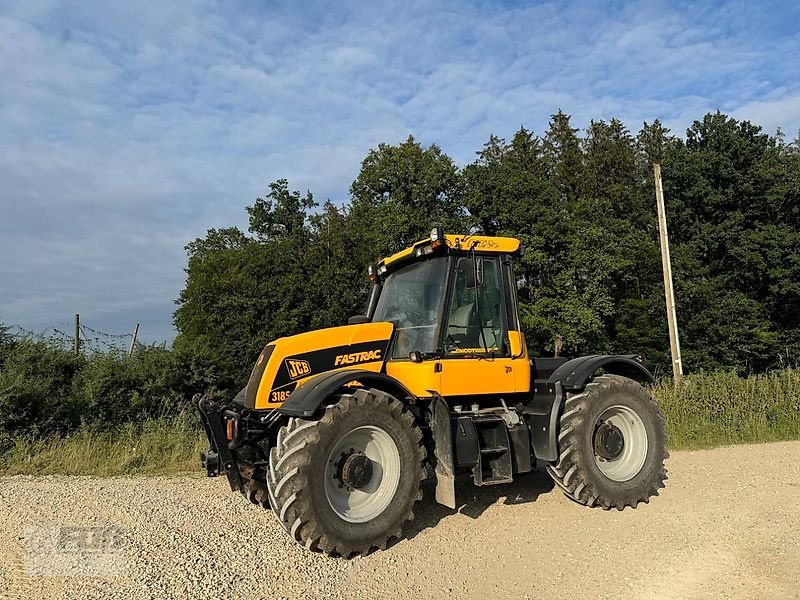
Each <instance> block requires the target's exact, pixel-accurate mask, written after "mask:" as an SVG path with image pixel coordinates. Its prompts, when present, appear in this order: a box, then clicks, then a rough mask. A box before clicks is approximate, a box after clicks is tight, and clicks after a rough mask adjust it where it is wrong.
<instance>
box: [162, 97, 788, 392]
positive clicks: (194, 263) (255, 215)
mask: <svg viewBox="0 0 800 600" xmlns="http://www.w3.org/2000/svg"><path fill="white" fill-rule="evenodd" d="M798 148H800V146H798V143H797V142H794V143H792V144H786V143H785V141H784V139H783V137H782V136H776V137H771V136H769V135H767V134H765V133H764V132H762V131H761V129H760V128H759V127H758V126H756V125H753V124H751V123H749V122H747V121H737V120H735V119H731V118H729V117H727V116H725V115H723V114H721V113H719V112H717V113H714V114H708V115H706V116H705V117H703V119H702V120H700V121H696V122H695V123H694V124H693V125H692V127H691V128H690V129H689V130H688V131H687V133H686V138H685V139H679V138H677V137H675V136H673V135H672V134H671V133H670V131H669V130H668V129H666V128H664V126H663V125H662V124H661V123H660V122H659V121H655V122H653V123H652V124H647V123H645V124H644V125H643V127H642V129H641V131H639V132H638V134H636V135H635V136H634V135H632V134H631V132H630V131H629V130H628V129H627V128H626V127H625V126H624V125H623V124H622V123H621V122H620V121H619V120H617V119H611V120H610V121H592V122H590V124H589V127H588V128H587V129H586V130H585V132H581V131H579V129H577V128H576V127H573V125H572V123H571V120H570V117H569V116H568V115H566V114H565V113H563V112H562V111H558V112H557V113H556V114H554V115H552V118H551V120H550V123H549V126H548V129H547V131H545V132H544V134H543V135H541V136H537V135H535V134H534V133H533V132H531V131H529V130H527V129H525V128H520V130H519V131H517V132H516V133H515V134H514V135H513V137H512V138H511V139H510V141H506V140H505V139H502V138H500V137H497V136H495V135H492V136H490V137H489V140H488V141H487V143H486V144H485V145H484V147H483V149H482V150H481V151H480V152H479V153H478V157H477V159H476V160H475V162H474V163H472V164H470V165H467V166H466V167H464V168H463V169H461V170H459V169H458V168H457V167H456V165H455V164H454V163H453V161H452V160H451V159H450V158H449V157H448V156H447V155H446V154H444V153H443V152H442V151H441V150H440V149H439V148H438V147H437V146H430V147H427V148H425V147H423V146H421V145H420V144H419V143H418V142H416V141H415V140H414V139H413V138H411V137H409V138H408V139H407V140H406V141H405V142H403V143H401V144H399V145H397V146H392V145H388V144H380V145H379V146H378V147H377V148H376V149H374V150H371V151H370V152H369V153H368V154H367V156H366V158H365V159H364V161H363V163H362V165H361V171H360V172H359V174H358V176H357V177H356V179H355V181H354V182H353V184H352V186H351V188H350V203H349V204H345V205H342V206H336V205H334V204H332V203H331V202H326V203H325V204H324V205H323V206H322V207H321V208H317V206H316V203H315V201H314V199H313V197H312V196H311V194H310V193H309V194H306V195H305V196H303V195H301V194H300V193H298V192H292V191H290V190H289V187H288V183H287V182H286V181H285V180H279V181H277V182H275V183H273V184H271V186H270V192H269V194H268V195H267V196H266V198H265V199H257V200H256V202H255V204H254V205H253V206H252V207H250V208H248V212H249V214H250V229H249V233H243V232H241V231H238V230H236V229H223V230H211V231H209V232H208V235H207V236H206V237H205V238H202V239H198V240H195V241H194V242H192V243H191V244H189V246H188V247H187V250H188V252H189V265H188V269H187V273H188V277H187V285H186V288H185V289H184V291H183V292H182V293H181V296H180V298H179V301H178V303H179V308H178V310H177V312H176V316H175V322H176V325H177V327H178V330H179V332H180V333H179V336H178V339H177V341H176V348H179V349H182V350H184V351H185V352H186V353H187V354H189V355H191V356H194V357H196V359H197V360H199V361H200V362H201V363H202V364H203V365H206V367H205V368H206V369H208V370H209V372H210V373H212V374H213V375H214V377H213V380H214V381H216V382H217V385H218V387H219V388H220V389H222V390H224V391H225V392H227V393H232V392H235V391H238V388H240V387H241V386H242V385H244V382H245V381H246V378H247V375H248V372H249V370H250V367H251V365H252V362H253V360H254V359H255V357H256V356H257V354H258V352H259V351H260V349H261V348H262V347H263V346H264V344H265V343H267V342H268V341H270V340H271V339H275V338H277V337H280V336H284V335H290V334H293V333H297V332H300V331H304V330H308V329H313V328H320V327H328V326H333V325H340V324H342V323H344V322H345V321H346V319H347V317H348V316H350V315H352V314H354V313H356V312H359V311H360V307H361V306H363V303H364V301H365V299H366V295H367V292H368V286H367V283H366V281H365V278H364V270H365V269H366V267H367V265H368V264H370V263H371V262H374V261H375V260H377V259H378V258H379V257H381V256H385V255H387V254H389V253H391V252H394V251H397V250H398V249H401V248H403V247H405V246H407V245H408V244H410V243H412V242H414V241H415V240H417V239H420V238H422V237H424V236H425V235H427V233H428V231H429V230H430V228H431V227H432V226H433V225H436V224H439V225H443V226H444V227H445V229H446V230H447V231H454V232H455V231H467V230H469V231H473V232H481V233H485V234H489V235H513V236H516V237H518V238H520V240H521V241H522V243H523V244H524V246H525V247H526V254H525V256H524V257H523V258H522V259H520V260H519V261H518V262H517V265H516V274H517V277H518V279H519V282H520V293H519V296H520V302H521V307H520V312H521V317H522V323H523V327H524V329H525V334H526V338H527V340H528V343H529V346H530V348H531V350H532V351H533V352H534V353H535V354H545V355H546V354H550V353H552V352H553V351H554V349H555V347H556V345H557V343H560V344H563V350H562V353H563V354H566V355H578V354H591V353H600V352H618V353H632V354H639V355H641V356H643V357H644V358H645V360H646V361H647V362H648V364H649V366H650V367H651V368H653V369H654V370H656V371H660V372H666V371H668V370H669V369H670V362H669V342H668V336H667V331H666V323H665V310H664V298H663V279H662V274H661V256H660V251H659V241H658V227H657V222H656V215H655V212H656V211H655V201H654V192H653V180H652V161H654V160H659V161H661V162H662V172H663V175H664V189H665V194H666V198H667V215H668V221H669V230H670V239H671V246H672V256H673V273H674V278H675V288H676V296H677V309H678V320H679V323H680V327H681V334H682V345H683V351H684V365H685V367H686V368H687V369H688V370H689V371H699V370H703V369H706V370H709V369H716V368H724V369H733V370H736V371H737V372H738V373H740V374H745V373H749V372H754V371H755V372H759V371H763V370H765V369H768V368H775V367H779V366H782V365H787V364H795V362H796V360H797V357H798V356H800V208H799V207H800V150H798Z"/></svg>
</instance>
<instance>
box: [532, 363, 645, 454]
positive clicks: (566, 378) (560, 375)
mask: <svg viewBox="0 0 800 600" xmlns="http://www.w3.org/2000/svg"><path fill="white" fill-rule="evenodd" d="M599 369H603V371H605V372H606V373H611V374H613V375H621V376H623V377H628V378H629V379H633V380H634V381H638V382H639V383H653V381H655V380H654V378H653V375H652V374H651V373H650V371H648V370H647V369H646V368H645V367H644V366H643V365H642V364H641V363H639V362H638V361H636V360H635V356H634V355H619V354H616V355H614V354H612V355H594V356H581V357H579V358H573V359H572V360H569V361H567V362H565V363H564V364H563V365H561V366H560V367H558V368H557V369H556V370H555V371H553V372H552V374H551V375H550V376H549V377H548V378H547V379H546V380H545V379H537V380H535V381H534V382H532V384H531V388H532V391H533V399H532V400H531V401H530V402H528V404H527V405H526V406H525V409H524V411H523V414H524V416H525V419H526V421H527V422H528V425H529V427H530V430H531V445H532V446H533V453H534V455H535V456H536V458H537V459H539V460H542V461H547V462H553V461H555V460H557V459H558V423H559V419H560V417H561V414H560V413H561V406H562V405H563V403H564V400H565V398H566V394H567V393H571V394H576V393H579V392H581V391H583V389H584V388H585V387H586V384H587V383H589V381H590V380H591V378H592V375H594V373H595V372H596V371H598V370H599Z"/></svg>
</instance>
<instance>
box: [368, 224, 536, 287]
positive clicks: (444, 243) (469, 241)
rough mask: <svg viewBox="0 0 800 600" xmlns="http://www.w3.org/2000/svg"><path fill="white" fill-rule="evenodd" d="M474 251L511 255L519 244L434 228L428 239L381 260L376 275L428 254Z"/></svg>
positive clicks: (502, 239) (507, 238)
mask: <svg viewBox="0 0 800 600" xmlns="http://www.w3.org/2000/svg"><path fill="white" fill-rule="evenodd" d="M446 250H450V251H459V250H462V251H465V252H469V251H475V252H476V253H494V254H513V253H516V252H519V250H520V242H519V240H518V239H516V238H511V237H496V236H487V235H468V234H467V235H464V234H443V233H442V231H441V229H440V228H439V227H436V228H435V229H434V230H433V231H432V232H431V236H430V237H429V238H426V239H424V240H420V241H418V242H417V243H415V244H413V245H412V246H409V247H408V248H405V249H404V250H400V252H396V253H394V254H392V255H391V256H387V257H386V258H384V259H382V260H381V261H380V262H379V263H378V265H377V271H376V275H378V276H382V275H384V274H385V273H386V272H387V271H393V270H395V269H396V268H397V267H399V266H400V265H404V264H407V263H410V262H413V261H415V260H419V259H420V258H423V257H424V256H426V255H428V254H432V253H434V252H442V251H446Z"/></svg>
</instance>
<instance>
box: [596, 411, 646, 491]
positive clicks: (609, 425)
mask: <svg viewBox="0 0 800 600" xmlns="http://www.w3.org/2000/svg"><path fill="white" fill-rule="evenodd" d="M593 438H594V439H593V445H594V455H595V461H596V462H597V467H598V468H599V469H600V471H601V472H602V473H603V475H605V476H606V477H608V478H609V479H611V480H613V481H628V480H630V479H633V478H634V477H636V475H637V474H638V473H639V471H641V470H642V467H643V466H644V462H645V459H646V458H647V446H648V440H647V429H646V428H645V426H644V422H643V421H642V419H641V417H639V415H638V414H636V412H634V411H633V410H631V409H630V408H628V407H627V406H620V405H617V406H611V407H609V408H607V409H606V410H605V411H603V414H601V415H600V417H599V418H598V419H597V421H596V423H595V426H594V435H593ZM620 442H621V443H620Z"/></svg>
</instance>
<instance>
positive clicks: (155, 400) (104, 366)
mask: <svg viewBox="0 0 800 600" xmlns="http://www.w3.org/2000/svg"><path fill="white" fill-rule="evenodd" d="M212 377H213V370H212V369H210V368H208V367H207V366H205V365H203V364H202V363H200V362H199V361H197V360H196V359H194V358H193V357H191V356H189V355H187V354H185V353H181V352H175V351H172V350H166V349H162V348H155V347H140V348H139V349H137V351H136V352H135V353H134V355H133V356H132V357H131V358H128V357H127V356H126V355H124V354H122V353H107V354H103V353H92V354H87V355H84V354H80V355H78V356H75V355H74V353H73V352H72V351H70V350H69V349H67V348H64V347H63V346H61V345H58V344H56V343H49V342H43V341H29V340H18V341H13V342H12V341H9V340H5V341H3V340H0V452H2V451H4V450H7V449H8V448H10V447H12V446H13V445H14V444H15V443H16V440H17V439H19V438H21V437H25V438H26V439H43V438H47V437H48V436H59V437H63V436H66V435H68V434H70V433H72V432H75V431H78V430H83V429H87V428H88V429H89V430H91V431H98V430H102V429H110V428H114V427H117V426H121V425H128V424H133V425H136V424H141V423H144V422H146V421H151V420H154V419H158V418H161V417H174V416H175V415H178V414H182V413H184V412H187V411H192V410H193V407H192V406H191V399H192V396H194V394H195V393H197V392H203V391H206V390H209V389H211V390H213V389H214V386H213V382H212V381H211V378H212Z"/></svg>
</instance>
